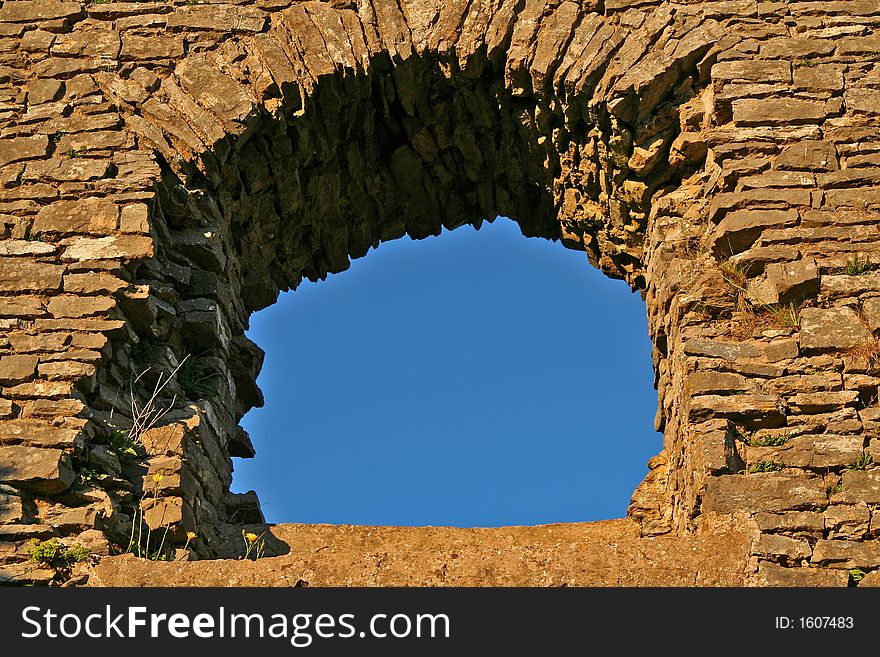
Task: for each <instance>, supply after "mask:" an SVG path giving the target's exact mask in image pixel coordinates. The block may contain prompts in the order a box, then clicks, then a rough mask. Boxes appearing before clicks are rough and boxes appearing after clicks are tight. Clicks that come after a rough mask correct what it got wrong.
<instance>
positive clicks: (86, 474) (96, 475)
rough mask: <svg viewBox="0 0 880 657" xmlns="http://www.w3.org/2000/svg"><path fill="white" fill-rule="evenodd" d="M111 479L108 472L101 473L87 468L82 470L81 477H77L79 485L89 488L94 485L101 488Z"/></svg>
mask: <svg viewBox="0 0 880 657" xmlns="http://www.w3.org/2000/svg"><path fill="white" fill-rule="evenodd" d="M110 478H111V477H110V475H108V474H107V473H106V472H100V471H98V470H95V469H94V468H90V467H88V466H85V467H83V468H80V471H79V475H78V476H77V483H78V484H79V485H80V486H88V485H91V484H94V485H95V486H98V487H99V488H101V487H102V486H101V484H103V483H104V482H105V481H107V480H108V479H110Z"/></svg>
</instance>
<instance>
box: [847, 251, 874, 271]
mask: <svg viewBox="0 0 880 657" xmlns="http://www.w3.org/2000/svg"><path fill="white" fill-rule="evenodd" d="M869 271H871V259H870V258H868V257H867V256H866V257H865V259H864V260H863V259H862V258H861V257H859V254H858V253H856V254H854V255H853V257H852V258H851V259H849V260H847V261H846V264H845V265H844V266H843V272H844V273H845V274H846V275H847V276H863V275H865V274H867V273H868V272H869Z"/></svg>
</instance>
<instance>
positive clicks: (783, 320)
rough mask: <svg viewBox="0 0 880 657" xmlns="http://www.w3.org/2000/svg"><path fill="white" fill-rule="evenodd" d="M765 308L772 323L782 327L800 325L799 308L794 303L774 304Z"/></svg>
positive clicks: (796, 326)
mask: <svg viewBox="0 0 880 657" xmlns="http://www.w3.org/2000/svg"><path fill="white" fill-rule="evenodd" d="M767 310H768V311H769V313H770V317H772V318H773V321H774V323H776V324H777V325H778V326H780V327H782V328H798V327H800V325H801V309H800V307H798V306H796V305H795V304H794V303H789V304H788V305H787V306H786V305H779V304H775V305H772V306H768V308H767Z"/></svg>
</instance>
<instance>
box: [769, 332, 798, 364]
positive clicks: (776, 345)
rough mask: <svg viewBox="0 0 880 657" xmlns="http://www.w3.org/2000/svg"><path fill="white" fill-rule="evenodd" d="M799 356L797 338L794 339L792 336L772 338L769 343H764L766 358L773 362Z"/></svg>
mask: <svg viewBox="0 0 880 657" xmlns="http://www.w3.org/2000/svg"><path fill="white" fill-rule="evenodd" d="M797 356H798V344H797V340H792V339H791V338H779V339H777V340H771V341H770V343H769V344H766V345H764V358H766V359H767V360H769V361H770V362H771V363H775V362H777V361H780V360H788V359H790V358H797Z"/></svg>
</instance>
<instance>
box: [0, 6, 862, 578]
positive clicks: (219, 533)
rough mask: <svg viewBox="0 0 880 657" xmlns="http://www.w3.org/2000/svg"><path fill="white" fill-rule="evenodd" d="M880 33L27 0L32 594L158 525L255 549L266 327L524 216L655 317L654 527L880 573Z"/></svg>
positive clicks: (212, 550)
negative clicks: (252, 415)
mask: <svg viewBox="0 0 880 657" xmlns="http://www.w3.org/2000/svg"><path fill="white" fill-rule="evenodd" d="M877 24H880V2H878V1H877V0H870V1H862V0H849V1H845V2H792V3H783V2H758V3H755V2H747V1H739V0H735V1H725V2H694V1H691V2H681V3H670V2H650V0H607V1H606V2H604V3H602V2H594V1H592V0H578V1H574V0H563V1H558V0H454V1H451V2H449V1H446V2H440V1H439V0H403V1H402V2H400V3H399V4H398V3H396V2H390V3H389V2H383V1H380V0H373V1H372V2H371V1H370V0H359V1H358V2H354V1H346V0H333V1H331V2H318V1H308V2H294V1H291V0H241V1H239V2H229V3H225V4H224V3H217V2H214V1H213V0H197V1H193V0H188V1H187V2H155V3H154V2H132V3H113V2H111V3H104V2H93V3H88V4H81V3H79V2H63V1H57V0H11V1H7V2H5V3H3V4H2V6H0V125H2V132H0V185H2V197H0V218H2V221H0V295H2V297H0V540H2V542H0V576H2V577H3V578H4V579H5V580H6V581H11V582H28V581H46V580H49V579H52V578H55V573H53V572H51V571H48V570H46V569H40V568H35V567H34V566H33V564H29V563H27V562H26V559H27V554H26V550H27V545H28V543H27V542H28V540H29V539H47V538H50V537H59V538H62V539H63V540H64V541H65V542H67V543H71V544H72V543H80V544H83V545H85V546H87V547H88V548H89V549H90V550H92V552H93V554H95V555H101V554H107V553H110V552H112V551H117V550H118V549H120V548H121V549H122V550H124V549H125V547H126V546H127V545H128V544H129V543H130V542H131V540H132V539H131V537H132V533H133V528H134V529H135V530H138V529H140V528H142V527H146V526H150V527H152V528H153V529H154V530H155V531H157V532H164V531H165V529H166V528H167V529H168V536H167V544H168V545H171V546H177V547H180V546H182V545H183V544H184V543H185V541H186V538H185V534H186V532H188V531H192V532H195V533H197V534H198V538H197V539H196V540H195V541H194V542H192V543H191V545H190V547H191V549H192V552H193V554H194V555H197V556H200V557H218V556H236V553H235V552H234V550H237V549H238V546H236V547H235V548H233V547H231V545H230V544H229V543H228V541H226V540H225V539H224V537H225V536H228V535H230V533H231V534H232V535H234V534H235V532H236V531H237V529H236V528H237V527H238V526H240V525H241V523H255V522H257V523H258V522H261V521H262V515H261V513H260V511H259V505H258V502H257V499H256V495H255V494H248V495H234V494H232V493H230V492H229V484H230V482H231V472H232V462H231V458H230V457H233V456H236V457H249V456H253V454H254V450H253V447H252V446H251V443H250V440H249V438H248V436H247V434H246V433H245V432H244V431H243V430H242V429H241V428H240V427H239V426H238V421H239V419H240V418H241V417H242V415H243V414H244V413H245V412H246V411H247V410H248V409H250V408H252V407H253V406H256V405H259V404H261V403H262V397H261V394H260V391H259V389H258V388H257V386H256V384H255V377H256V374H257V372H258V371H259V369H260V365H261V362H262V357H263V354H262V351H261V350H260V349H259V347H257V346H256V345H254V344H253V343H252V342H250V341H249V340H248V339H247V338H246V337H245V336H244V331H245V329H246V327H247V323H248V317H249V315H250V313H251V312H253V311H254V310H257V309H260V308H263V307H265V306H267V305H270V304H271V303H273V302H274V300H275V299H276V298H277V295H278V293H279V291H280V290H286V289H291V288H294V287H296V286H297V284H298V283H299V282H300V281H301V280H302V279H303V278H309V279H317V278H323V277H325V276H327V275H328V274H332V273H335V272H339V271H342V270H344V269H346V268H347V267H348V264H349V260H350V259H352V258H357V257H360V256H362V255H364V254H365V253H366V252H367V251H368V250H369V249H370V248H375V247H377V246H378V245H379V244H380V243H381V242H383V241H386V240H390V239H395V238H398V237H401V236H403V235H410V236H411V237H414V238H420V237H425V236H428V235H436V234H439V232H440V231H441V229H442V228H443V227H446V228H449V229H453V228H456V227H458V226H461V225H464V224H473V225H476V226H479V224H480V222H481V221H483V220H486V219H492V218H494V217H496V216H498V215H506V216H510V217H512V218H514V219H515V220H516V221H517V222H519V224H520V226H521V228H522V231H523V233H524V234H525V235H527V236H539V237H544V238H549V239H558V240H561V241H562V243H563V244H565V245H566V246H568V247H571V248H577V249H583V250H585V251H586V254H587V256H588V257H589V260H590V262H591V263H593V264H594V265H596V266H598V267H600V268H601V269H602V270H603V271H604V272H605V273H607V274H608V275H611V276H615V277H620V278H623V279H625V280H626V281H627V282H628V283H629V284H630V285H631V286H632V287H633V288H634V289H638V290H640V291H641V292H642V295H643V297H644V299H645V302H646V307H647V312H648V317H649V324H650V332H651V338H652V340H653V343H654V352H653V355H654V358H653V360H654V369H655V381H656V384H657V388H658V391H659V400H660V402H659V408H658V411H657V416H656V420H655V425H656V427H657V428H658V429H659V430H662V431H663V432H664V435H665V445H664V449H663V451H662V452H661V454H659V455H658V456H657V457H655V458H654V459H652V460H651V462H650V464H649V465H650V473H649V475H648V477H647V478H646V480H645V481H644V482H643V483H642V484H641V485H640V486H639V488H638V489H637V490H636V492H635V494H634V496H633V501H632V504H631V506H630V509H629V517H630V518H631V519H632V520H633V521H635V522H637V523H638V524H639V526H640V528H641V529H640V531H641V533H642V535H644V536H653V535H661V534H669V535H678V536H686V535H689V534H692V533H695V532H696V533H699V532H700V531H701V527H702V526H704V525H705V524H706V523H705V522H704V519H705V518H707V517H709V516H716V515H719V514H720V515H730V514H736V517H737V518H740V519H741V524H742V525H743V527H744V528H745V530H747V531H748V532H749V535H750V536H752V538H753V540H752V542H751V547H750V550H749V557H748V558H747V559H746V561H747V562H748V563H747V565H746V568H747V576H748V581H750V582H754V583H764V584H792V583H796V584H805V583H813V584H819V585H846V584H847V582H850V583H854V582H855V581H856V580H858V579H859V578H860V577H861V573H869V574H868V576H867V577H865V579H864V580H862V582H866V583H869V582H871V580H872V579H876V576H875V575H873V574H872V573H873V572H877V569H878V568H880V541H878V538H880V510H878V505H880V469H878V468H876V467H875V466H874V461H875V460H876V461H880V436H878V430H880V407H878V400H877V394H878V384H880V376H878V368H880V343H878V340H877V334H878V332H880V271H878V268H877V263H880V220H878V218H880V127H878V112H880V65H878V62H880V38H878V37H877V36H876V35H875V26H876V25H877ZM592 347H595V345H593V346H592ZM584 348H591V345H584ZM297 375H299V376H308V373H307V372H292V373H291V376H297ZM151 400H152V401H151ZM151 411H152V412H151ZM160 415H161V417H159V416H160ZM291 435H293V437H294V439H296V421H295V416H293V417H291ZM132 438H134V439H136V440H134V441H132V440H131V439H132ZM296 465H297V464H295V463H292V464H291V469H292V471H294V472H295V469H296ZM141 521H143V522H141ZM135 534H137V532H136V531H135ZM849 571H859V572H857V573H856V574H855V576H852V575H851V574H850V572H849Z"/></svg>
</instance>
